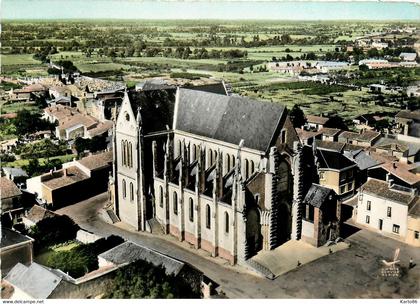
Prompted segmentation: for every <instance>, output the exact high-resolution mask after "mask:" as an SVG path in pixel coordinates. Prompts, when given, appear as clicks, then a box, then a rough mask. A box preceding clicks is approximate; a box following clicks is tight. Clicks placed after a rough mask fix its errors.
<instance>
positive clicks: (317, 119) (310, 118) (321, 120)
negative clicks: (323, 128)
mask: <svg viewBox="0 0 420 304" xmlns="http://www.w3.org/2000/svg"><path fill="white" fill-rule="evenodd" d="M329 120H330V118H329V117H323V116H316V115H306V121H307V122H308V123H314V124H320V125H324V124H325V123H326V122H327V121H329Z"/></svg>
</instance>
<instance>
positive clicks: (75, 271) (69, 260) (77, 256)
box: [47, 247, 98, 278]
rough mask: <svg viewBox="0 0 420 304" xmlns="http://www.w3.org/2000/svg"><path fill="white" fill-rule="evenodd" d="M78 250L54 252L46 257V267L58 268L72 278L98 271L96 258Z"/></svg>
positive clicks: (76, 248)
mask: <svg viewBox="0 0 420 304" xmlns="http://www.w3.org/2000/svg"><path fill="white" fill-rule="evenodd" d="M78 248H79V247H75V248H73V249H71V250H69V251H59V252H54V253H53V254H52V255H50V256H49V257H48V260H47V266H48V267H51V268H58V269H60V270H62V271H63V272H65V273H68V274H69V275H71V276H72V277H73V278H78V277H81V276H83V275H85V274H86V273H88V272H90V271H91V269H92V270H94V269H98V260H97V257H96V256H95V255H92V254H90V253H89V252H86V251H83V250H78Z"/></svg>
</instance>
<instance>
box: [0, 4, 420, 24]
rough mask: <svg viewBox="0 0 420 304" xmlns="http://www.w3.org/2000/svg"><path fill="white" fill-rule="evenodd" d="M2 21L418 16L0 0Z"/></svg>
mask: <svg viewBox="0 0 420 304" xmlns="http://www.w3.org/2000/svg"><path fill="white" fill-rule="evenodd" d="M0 1H1V12H0V16H1V18H3V19H234V20H235V19H236V20H238V19H270V20H342V19H347V20H417V21H420V5H418V4H417V5H416V4H414V3H408V2H373V1H368V2H348V1H336V2H319V1H318V2H314V1H312V2H310V1H308V2H302V1H295V2H293V1H289V2H287V1H151V0H150V1H141V0H0Z"/></svg>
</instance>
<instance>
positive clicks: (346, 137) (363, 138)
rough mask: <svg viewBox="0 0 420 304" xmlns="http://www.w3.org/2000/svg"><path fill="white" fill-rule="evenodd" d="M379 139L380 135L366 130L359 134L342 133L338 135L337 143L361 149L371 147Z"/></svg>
mask: <svg viewBox="0 0 420 304" xmlns="http://www.w3.org/2000/svg"><path fill="white" fill-rule="evenodd" d="M380 138H381V133H379V132H376V131H371V130H366V129H361V130H360V131H359V132H351V131H344V132H342V133H340V135H338V141H339V142H343V143H348V144H352V145H356V146H361V147H372V146H373V145H374V144H375V143H376V142H377V141H378V140H379V139H380Z"/></svg>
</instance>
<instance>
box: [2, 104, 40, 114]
mask: <svg viewBox="0 0 420 304" xmlns="http://www.w3.org/2000/svg"><path fill="white" fill-rule="evenodd" d="M23 109H25V110H29V111H31V112H38V111H39V108H38V107H37V106H36V105H35V103H34V102H13V103H7V104H5V103H1V102H0V114H6V113H16V112H18V111H20V110H23Z"/></svg>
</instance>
